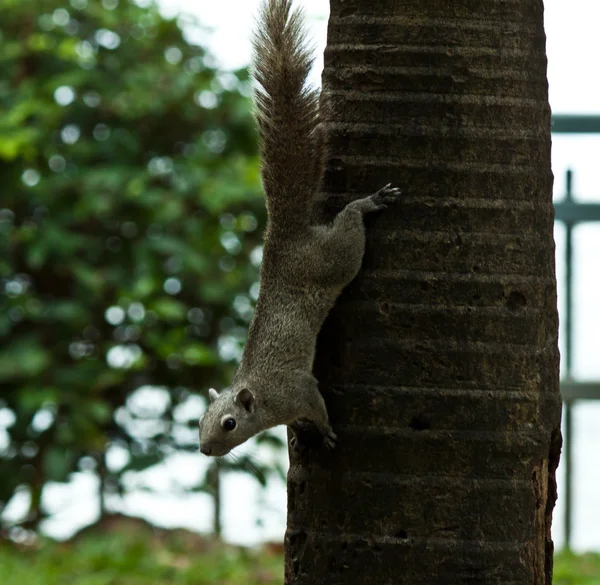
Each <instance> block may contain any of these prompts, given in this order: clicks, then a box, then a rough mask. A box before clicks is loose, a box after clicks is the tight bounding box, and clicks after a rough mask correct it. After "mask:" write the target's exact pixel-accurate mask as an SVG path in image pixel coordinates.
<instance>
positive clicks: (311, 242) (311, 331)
mask: <svg viewBox="0 0 600 585" xmlns="http://www.w3.org/2000/svg"><path fill="white" fill-rule="evenodd" d="M311 63H312V57H311V53H310V51H309V50H307V49H306V47H305V32H304V23H303V19H302V14H301V12H300V11H296V12H292V11H291V0H266V2H265V4H264V5H263V8H262V11H261V16H260V20H259V29H258V32H257V33H256V35H255V41H254V76H255V79H256V80H257V81H258V82H259V84H260V86H261V88H260V89H259V90H258V91H257V95H256V117H257V121H258V127H259V136H260V144H261V160H262V176H263V185H264V190H265V198H266V202H267V211H268V214H269V221H268V225H267V230H266V233H265V245H264V252H263V263H262V267H261V273H260V282H261V289H260V294H259V298H258V302H257V305H256V310H255V313H254V317H253V319H252V323H251V325H250V330H249V332H248V340H247V342H246V345H245V348H244V353H243V356H242V360H241V363H240V366H239V368H238V371H237V373H236V375H235V377H234V379H233V382H232V385H231V387H230V388H229V389H227V390H225V391H224V392H222V393H221V394H220V395H218V396H215V394H214V393H211V403H210V405H209V407H208V409H207V412H206V413H205V415H204V416H203V417H202V419H201V421H200V446H201V450H202V452H203V453H205V454H207V455H225V454H227V453H228V452H229V451H230V450H231V449H233V448H234V447H236V446H237V445H239V444H241V443H243V442H244V441H246V440H247V439H249V438H250V437H252V436H254V435H256V434H257V433H259V432H261V431H263V430H266V429H269V428H272V427H274V426H277V425H281V424H285V425H289V426H292V427H293V428H295V427H297V426H298V425H296V422H297V421H299V420H300V421H303V420H308V421H311V422H312V423H313V424H315V425H316V426H317V428H318V429H319V430H320V431H321V432H322V434H323V436H324V440H325V444H326V445H328V446H333V445H334V442H335V438H336V437H335V434H334V433H333V431H332V429H331V427H330V426H329V421H328V416H327V409H326V407H325V403H324V401H323V397H322V396H321V393H320V392H319V389H318V386H317V381H316V380H315V378H314V377H313V375H312V366H313V359H314V354H315V344H316V339H317V335H318V333H319V330H320V329H321V326H322V325H323V322H324V320H325V317H326V316H327V314H328V313H329V311H330V310H331V308H332V307H333V304H334V303H335V300H336V299H337V297H338V296H339V294H340V293H341V291H342V289H343V288H344V287H345V286H346V285H347V284H349V283H350V281H351V280H352V279H353V278H354V277H355V276H356V274H357V273H358V271H359V269H360V265H361V262H362V257H363V253H364V247H365V230H364V225H363V215H364V214H365V213H370V212H373V211H378V210H381V209H385V207H386V203H389V202H391V201H394V200H395V199H396V198H397V196H398V194H399V191H398V190H397V189H394V188H391V187H390V185H387V186H386V187H384V188H383V189H381V190H380V191H378V192H377V193H375V194H373V195H369V196H368V197H364V198H362V199H358V200H356V201H353V202H352V203H350V204H348V205H347V206H346V207H345V208H344V209H343V210H342V211H341V212H340V213H339V214H338V215H337V217H336V218H335V219H334V221H333V223H331V224H330V225H311V224H310V217H311V210H312V206H313V202H314V199H315V196H316V194H317V192H318V189H319V188H320V186H321V182H322V178H323V168H324V160H325V148H324V146H323V145H324V143H325V141H324V139H323V138H324V132H323V129H322V127H321V122H322V120H321V117H320V114H319V112H321V113H322V112H323V109H321V110H320V109H319V96H318V93H317V92H314V91H312V90H308V89H306V77H307V75H308V72H309V69H310V65H311ZM240 392H243V393H242V394H241V395H240ZM242 398H244V400H242ZM226 415H229V416H230V417H231V418H234V419H235V422H236V427H235V429H234V430H231V431H226V430H225V429H224V428H223V427H222V423H223V421H224V420H226V418H224V417H226Z"/></svg>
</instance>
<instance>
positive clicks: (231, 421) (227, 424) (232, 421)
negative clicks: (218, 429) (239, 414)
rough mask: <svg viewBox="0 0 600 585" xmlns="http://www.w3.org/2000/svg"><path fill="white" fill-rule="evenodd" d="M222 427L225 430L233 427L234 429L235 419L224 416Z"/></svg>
mask: <svg viewBox="0 0 600 585" xmlns="http://www.w3.org/2000/svg"><path fill="white" fill-rule="evenodd" d="M223 428H224V429H225V430H226V431H233V429H235V419H234V418H226V419H225V420H224V421H223Z"/></svg>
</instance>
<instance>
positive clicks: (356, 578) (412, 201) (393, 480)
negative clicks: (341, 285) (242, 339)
mask: <svg viewBox="0 0 600 585" xmlns="http://www.w3.org/2000/svg"><path fill="white" fill-rule="evenodd" d="M324 86H325V88H326V89H327V91H328V92H329V94H330V95H331V98H332V99H331V105H332V110H333V119H332V121H331V124H330V127H329V133H330V137H331V139H330V157H329V161H328V167H327V173H326V184H325V194H324V197H325V206H326V207H327V208H328V210H329V212H333V211H335V210H337V209H339V208H340V207H341V206H342V205H343V203H345V202H347V201H349V200H350V199H354V198H357V197H359V196H362V195H363V194H366V193H369V192H372V191H374V190H376V189H377V188H378V187H380V186H381V185H383V184H385V183H388V182H392V183H393V184H394V185H396V186H399V187H401V188H402V189H403V190H404V196H403V198H402V201H401V202H400V203H399V204H398V205H396V206H394V207H393V208H392V207H390V208H389V209H388V210H387V211H385V212H383V213H382V214H380V215H379V217H377V218H368V219H367V226H368V244H367V251H366V253H365V259H364V265H363V270H362V272H361V274H360V275H359V277H358V278H357V279H356V281H355V282H353V283H352V284H351V285H350V287H349V288H348V289H347V290H346V291H345V293H344V294H343V296H342V298H341V299H340V301H339V303H338V305H337V306H336V308H335V309H334V311H333V312H332V314H331V315H330V318H329V319H328V321H327V323H326V326H325V328H324V330H323V332H322V334H321V336H320V339H319V348H318V356H317V362H316V366H315V372H316V374H317V377H318V379H319V381H320V387H321V389H322V392H323V394H324V396H325V399H326V402H327V404H328V408H329V413H330V418H331V422H332V425H333V428H334V430H335V432H336V433H337V434H338V437H339V444H338V446H337V448H336V449H335V450H332V451H330V452H325V451H316V450H308V451H307V452H305V453H304V454H303V455H302V456H297V455H294V454H292V456H291V468H290V471H289V475H288V530H287V533H286V581H285V582H286V584H287V585H338V584H339V585H353V584H357V585H358V584H360V585H387V584H390V585H391V584H394V585H399V584H406V585H420V584H422V585H436V584H439V585H454V584H455V585H464V584H466V583H469V584H471V585H473V584H481V585H491V584H502V585H517V584H518V585H525V584H527V585H531V584H535V585H542V584H543V585H550V583H551V573H552V554H553V546H552V540H551V537H550V525H551V518H552V509H553V506H554V501H555V498H556V484H555V477H554V474H555V469H556V466H557V464H558V458H559V452H560V428H559V427H560V408H561V401H560V395H559V386H558V349H557V335H558V333H557V312H556V281H555V274H554V242H553V237H552V231H553V218H554V214H553V207H552V195H551V193H552V174H551V170H550V110H549V107H548V95H547V81H546V55H545V35H544V30H543V6H542V1H541V0H488V1H486V2H483V1H481V0H452V1H448V0H405V1H403V2H397V0H332V1H331V18H330V23H329V34H328V46H327V50H326V55H325V72H324Z"/></svg>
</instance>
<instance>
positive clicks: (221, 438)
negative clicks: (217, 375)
mask: <svg viewBox="0 0 600 585" xmlns="http://www.w3.org/2000/svg"><path fill="white" fill-rule="evenodd" d="M208 396H209V399H210V404H209V406H208V409H207V411H206V413H205V414H204V416H203V417H202V418H201V419H200V451H201V452H202V453H204V455H214V456H222V455H227V453H229V451H231V450H232V449H233V448H234V447H237V446H238V445H241V444H242V443H243V442H244V441H246V440H248V439H249V438H250V437H252V436H253V435H255V434H256V432H257V429H256V420H255V419H256V417H255V399H254V394H253V393H252V392H251V391H250V390H248V388H242V389H239V390H237V389H234V388H232V389H230V390H226V391H225V392H222V393H221V394H219V393H218V392H217V391H216V390H214V389H213V388H211V389H210V390H209V391H208Z"/></svg>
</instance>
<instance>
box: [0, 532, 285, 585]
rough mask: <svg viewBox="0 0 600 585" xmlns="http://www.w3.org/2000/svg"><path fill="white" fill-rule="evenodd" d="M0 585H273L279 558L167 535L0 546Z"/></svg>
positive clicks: (279, 571)
mask: <svg viewBox="0 0 600 585" xmlns="http://www.w3.org/2000/svg"><path fill="white" fill-rule="evenodd" d="M0 582H2V583H27V584H28V585H71V584H73V585H167V584H168V585H225V584H227V585H238V584H239V585H267V584H268V585H276V584H280V583H283V559H282V558H281V555H280V554H269V553H268V552H266V551H262V552H259V551H250V550H245V549H241V548H236V547H224V546H210V545H208V544H207V543H198V542H195V547H194V550H191V549H190V547H189V546H187V545H186V542H185V539H183V538H178V537H177V535H172V536H170V537H169V538H168V539H167V540H166V541H165V542H158V541H157V540H156V539H154V540H153V539H152V538H149V537H148V536H147V535H140V534H134V535H131V534H121V535H100V536H90V537H86V538H82V539H79V540H78V541H76V543H75V544H72V545H71V544H69V545H58V544H55V543H51V542H46V543H44V544H43V545H42V547H41V549H40V550H39V551H37V552H33V551H27V552H24V551H18V550H15V549H14V548H12V547H11V546H8V545H4V546H1V545H0Z"/></svg>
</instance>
